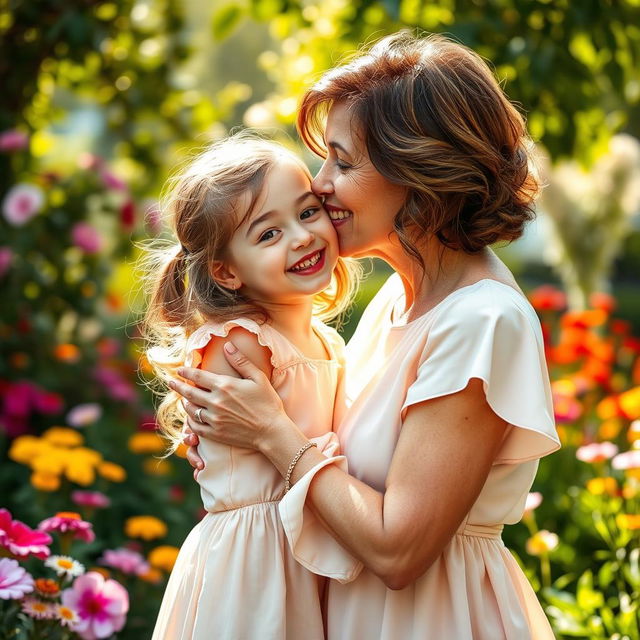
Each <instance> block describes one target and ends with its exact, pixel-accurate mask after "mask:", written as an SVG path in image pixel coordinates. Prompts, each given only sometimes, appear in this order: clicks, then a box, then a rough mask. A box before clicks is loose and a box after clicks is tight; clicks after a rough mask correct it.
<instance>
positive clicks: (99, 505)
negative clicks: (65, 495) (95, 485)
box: [71, 491, 111, 509]
mask: <svg viewBox="0 0 640 640" xmlns="http://www.w3.org/2000/svg"><path fill="white" fill-rule="evenodd" d="M71 499H72V500H73V501H74V502H75V503H76V504H77V505H78V506H80V507H89V508H91V509H104V508H106V507H108V506H109V505H110V504H111V499H110V498H109V497H107V496H105V495H104V493H100V491H72V492H71Z"/></svg>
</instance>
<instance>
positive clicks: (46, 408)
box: [33, 387, 64, 415]
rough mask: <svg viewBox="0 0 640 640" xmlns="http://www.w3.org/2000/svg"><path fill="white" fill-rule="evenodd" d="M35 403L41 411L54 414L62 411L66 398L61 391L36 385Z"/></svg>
mask: <svg viewBox="0 0 640 640" xmlns="http://www.w3.org/2000/svg"><path fill="white" fill-rule="evenodd" d="M33 404H34V405H35V408H36V409H37V410H38V411H39V412H40V413H44V414H46V415H54V414H56V413H60V412H61V411H62V409H63V407H64V400H63V399H62V396H61V395H60V394H59V393H53V392H52V391H45V390H44V389H40V388H38V387H34V393H33Z"/></svg>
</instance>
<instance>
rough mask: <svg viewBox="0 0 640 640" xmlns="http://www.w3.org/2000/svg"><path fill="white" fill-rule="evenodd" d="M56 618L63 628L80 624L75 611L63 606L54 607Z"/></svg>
mask: <svg viewBox="0 0 640 640" xmlns="http://www.w3.org/2000/svg"><path fill="white" fill-rule="evenodd" d="M55 613H56V618H57V619H58V620H60V623H61V624H62V626H63V627H70V628H71V629H73V627H74V626H75V625H76V624H77V623H78V622H80V616H79V615H78V612H77V611H76V610H75V609H72V608H71V607H65V606H64V605H63V604H58V605H56V608H55Z"/></svg>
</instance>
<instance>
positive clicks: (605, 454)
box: [576, 442, 618, 462]
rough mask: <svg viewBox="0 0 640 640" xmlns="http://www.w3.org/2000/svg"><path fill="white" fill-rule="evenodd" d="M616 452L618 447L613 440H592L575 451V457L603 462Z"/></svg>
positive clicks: (587, 460)
mask: <svg viewBox="0 0 640 640" xmlns="http://www.w3.org/2000/svg"><path fill="white" fill-rule="evenodd" d="M616 453H618V447H617V446H616V445H615V444H613V442H592V443H591V444H587V445H585V446H583V447H580V448H579V449H578V450H577V451H576V458H578V460H582V462H603V461H604V460H608V459H609V458H613V456H615V455H616Z"/></svg>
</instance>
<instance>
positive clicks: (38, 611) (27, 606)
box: [22, 598, 55, 620]
mask: <svg viewBox="0 0 640 640" xmlns="http://www.w3.org/2000/svg"><path fill="white" fill-rule="evenodd" d="M22 611H24V613H26V614H27V615H28V616H30V617H31V618H36V619H37V620H50V619H51V618H53V617H54V616H55V609H54V607H53V605H52V604H50V603H48V602H43V601H42V600H38V599H37V598H25V599H24V600H23V601H22Z"/></svg>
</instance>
